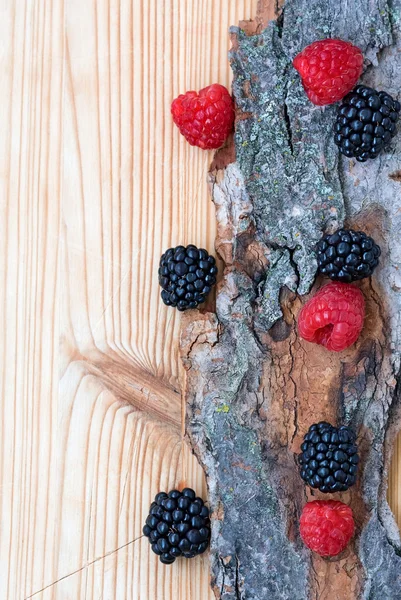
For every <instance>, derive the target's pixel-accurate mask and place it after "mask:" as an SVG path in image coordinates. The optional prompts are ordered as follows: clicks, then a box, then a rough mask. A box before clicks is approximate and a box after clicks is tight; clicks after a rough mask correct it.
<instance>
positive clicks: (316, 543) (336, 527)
mask: <svg viewBox="0 0 401 600" xmlns="http://www.w3.org/2000/svg"><path fill="white" fill-rule="evenodd" d="M299 530H300V534H301V538H302V539H303V541H304V543H305V545H306V546H308V548H310V549H311V550H313V552H317V553H318V554H320V556H336V555H337V554H340V552H342V551H343V550H344V548H346V546H347V544H348V542H349V541H350V539H351V538H352V536H353V535H354V531H355V524H354V518H353V516H352V510H351V508H350V507H349V506H347V505H346V504H343V503H342V502H338V501H337V500H315V501H314V502H308V503H307V504H305V506H304V509H303V511H302V515H301V519H300V528H299Z"/></svg>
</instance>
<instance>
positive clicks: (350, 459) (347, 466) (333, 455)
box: [298, 421, 359, 494]
mask: <svg viewBox="0 0 401 600" xmlns="http://www.w3.org/2000/svg"><path fill="white" fill-rule="evenodd" d="M355 439H356V436H355V433H354V432H353V431H352V429H350V428H349V427H346V426H345V425H343V426H342V427H339V428H338V429H337V427H333V426H332V425H330V423H326V422H325V421H322V422H320V423H317V424H315V425H312V426H311V427H310V428H309V430H308V433H307V434H306V435H305V437H304V442H303V443H302V445H301V450H302V454H300V455H299V456H298V462H299V464H300V466H301V477H302V479H303V480H304V481H305V482H306V483H307V484H308V485H309V486H310V487H312V488H317V489H318V490H320V491H321V492H323V493H325V494H328V493H330V492H345V491H346V490H347V489H348V488H349V487H351V486H352V485H354V483H355V481H356V472H357V469H358V462H359V456H358V448H357V446H356V444H355Z"/></svg>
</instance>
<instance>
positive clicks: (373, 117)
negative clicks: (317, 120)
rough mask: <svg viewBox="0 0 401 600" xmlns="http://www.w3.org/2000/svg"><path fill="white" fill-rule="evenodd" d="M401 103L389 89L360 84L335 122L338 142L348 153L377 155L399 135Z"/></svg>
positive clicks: (360, 156)
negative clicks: (377, 88) (380, 89)
mask: <svg viewBox="0 0 401 600" xmlns="http://www.w3.org/2000/svg"><path fill="white" fill-rule="evenodd" d="M400 108H401V105H400V103H399V102H397V100H394V99H393V98H392V97H391V96H390V95H389V94H387V92H379V91H377V90H374V89H372V88H369V87H366V86H364V85H358V86H357V87H356V88H355V89H354V90H353V91H352V92H350V93H349V94H348V95H347V96H345V98H344V100H343V102H342V103H341V104H340V106H339V109H338V115H337V120H336V122H335V124H334V142H335V143H336V144H337V146H338V147H339V150H340V152H341V153H342V154H344V155H345V156H348V157H349V158H351V157H352V156H354V157H355V158H356V160H359V161H360V162H365V161H366V160H367V159H368V158H376V157H377V156H378V154H379V153H380V152H381V150H382V149H383V148H384V146H386V144H388V142H389V141H390V140H391V138H392V137H394V136H395V134H396V123H397V121H398V117H399V112H400Z"/></svg>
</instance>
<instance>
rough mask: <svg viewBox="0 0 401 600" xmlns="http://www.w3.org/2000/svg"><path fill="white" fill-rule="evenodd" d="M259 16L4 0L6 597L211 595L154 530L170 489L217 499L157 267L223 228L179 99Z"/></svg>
mask: <svg viewBox="0 0 401 600" xmlns="http://www.w3.org/2000/svg"><path fill="white" fill-rule="evenodd" d="M255 13H256V0H235V1H233V0H191V1H188V2H182V1H181V2H180V1H179V0H166V1H165V2H163V3H162V2H158V1H157V0H150V1H149V2H148V3H143V2H141V1H140V0H134V2H128V1H127V0H121V1H120V2H116V1H114V0H99V1H97V2H95V0H92V1H88V2H78V1H77V0H69V1H68V2H66V3H65V5H63V3H62V2H61V0H53V2H40V1H39V0H32V2H20V1H18V0H17V1H16V2H9V1H7V0H0V14H1V17H2V18H1V19H0V39H1V44H0V67H1V68H0V82H1V85H0V89H1V90H2V111H1V114H0V190H1V192H0V200H1V217H2V218H1V236H0V243H1V258H0V261H1V262H0V264H1V273H2V278H3V285H2V286H1V289H0V306H1V307H2V315H3V336H2V339H1V350H2V357H3V358H2V362H1V381H2V400H1V440H0V443H1V462H0V469H1V470H0V476H1V481H0V486H1V497H0V512H1V514H0V598H4V599H7V600H21V599H28V598H35V599H38V600H39V599H41V600H42V599H46V600H48V599H50V598H51V599H53V598H55V599H62V600H64V599H70V598H71V599H73V600H77V599H80V598H87V599H92V598H96V599H97V598H101V597H102V598H103V599H105V600H106V599H107V600H114V599H118V600H119V599H120V598H121V599H125V598H134V599H135V600H145V599H146V600H148V599H149V600H169V599H170V598H171V599H172V598H180V599H181V600H205V599H207V598H212V594H211V592H209V589H208V582H209V576H208V564H207V558H206V557H205V558H203V559H200V560H196V561H192V562H191V563H187V564H184V565H183V566H181V567H179V568H177V567H176V566H175V567H174V569H166V568H165V567H162V566H160V565H159V564H158V563H157V561H156V560H155V557H153V556H152V555H151V554H150V552H149V548H148V545H147V543H145V541H144V540H143V539H141V538H140V535H141V525H142V521H143V518H144V516H145V514H146V510H147V507H148V505H149V503H150V500H151V496H152V495H153V494H154V493H155V492H156V491H158V490H159V489H161V488H166V487H171V486H174V485H177V484H179V483H180V482H182V483H183V482H185V483H187V484H190V485H194V486H196V487H197V489H199V490H201V491H202V492H203V494H205V493H206V490H205V489H204V480H203V474H202V472H201V470H200V468H199V466H198V464H197V462H196V460H195V459H194V457H193V456H192V455H191V453H190V450H189V449H188V447H187V446H186V445H185V444H184V443H183V441H182V405H181V395H180V384H179V378H180V363H179V359H178V351H177V336H178V329H179V317H178V315H177V314H176V313H175V312H174V311H171V310H168V309H166V308H165V307H164V306H163V305H162V304H161V303H160V301H159V290H158V287H157V277H156V273H157V262H158V258H159V256H160V254H161V252H162V250H163V249H165V248H166V247H168V246H169V245H171V244H176V243H179V242H184V243H185V242H190V241H192V242H194V243H196V244H199V245H203V246H205V247H207V248H208V249H210V250H211V249H212V248H213V241H214V236H215V218H214V207H213V205H212V203H211V202H210V200H209V197H208V192H207V186H206V178H205V175H206V172H207V169H208V165H209V163H210V161H211V158H212V156H211V154H210V153H204V152H200V151H199V150H197V149H194V148H191V147H189V146H188V145H187V144H186V143H185V141H184V140H183V139H182V138H181V137H180V136H179V134H178V132H177V131H176V130H175V129H174V128H173V126H172V123H171V119H170V116H169V104H170V100H171V98H172V97H174V96H175V95H177V94H178V93H180V92H182V91H185V90H186V89H189V88H195V89H197V88H200V87H202V86H205V85H208V84H209V83H211V82H213V81H219V82H221V83H224V84H226V85H228V84H229V82H230V79H231V73H230V69H229V65H228V62H227V59H226V53H227V49H228V47H229V42H228V35H227V30H228V27H229V25H231V24H235V23H237V22H238V21H239V20H240V19H243V18H249V17H251V15H254V14H255ZM60 342H61V343H60ZM397 457H400V459H399V460H395V461H394V462H393V471H392V477H391V485H390V500H391V501H392V506H393V508H394V510H395V511H396V514H397V517H398V522H399V523H400V522H401V499H400V496H399V493H398V495H397V490H398V481H399V473H400V474H401V468H400V465H401V448H400V446H398V455H397Z"/></svg>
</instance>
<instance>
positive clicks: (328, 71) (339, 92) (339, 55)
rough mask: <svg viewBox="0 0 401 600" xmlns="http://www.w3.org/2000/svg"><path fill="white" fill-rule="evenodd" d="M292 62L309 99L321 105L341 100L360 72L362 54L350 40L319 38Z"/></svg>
mask: <svg viewBox="0 0 401 600" xmlns="http://www.w3.org/2000/svg"><path fill="white" fill-rule="evenodd" d="M293 65H294V67H295V68H296V70H297V71H298V72H299V74H300V75H301V78H302V83H303V86H304V88H305V92H306V94H307V96H308V98H309V100H310V101H311V102H313V104H317V105H318V106H323V105H324V104H333V102H337V101H338V100H341V99H342V98H344V96H346V95H347V94H348V92H350V91H351V90H352V88H353V87H354V86H355V84H356V82H357V81H358V79H359V76H360V74H361V73H362V67H363V54H362V52H361V51H360V50H359V48H357V47H356V46H353V45H352V44H350V43H349V42H343V40H331V39H329V40H321V41H320V42H313V44H310V45H309V46H306V48H304V49H303V50H302V52H300V53H299V54H297V56H296V57H295V58H294V61H293Z"/></svg>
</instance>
